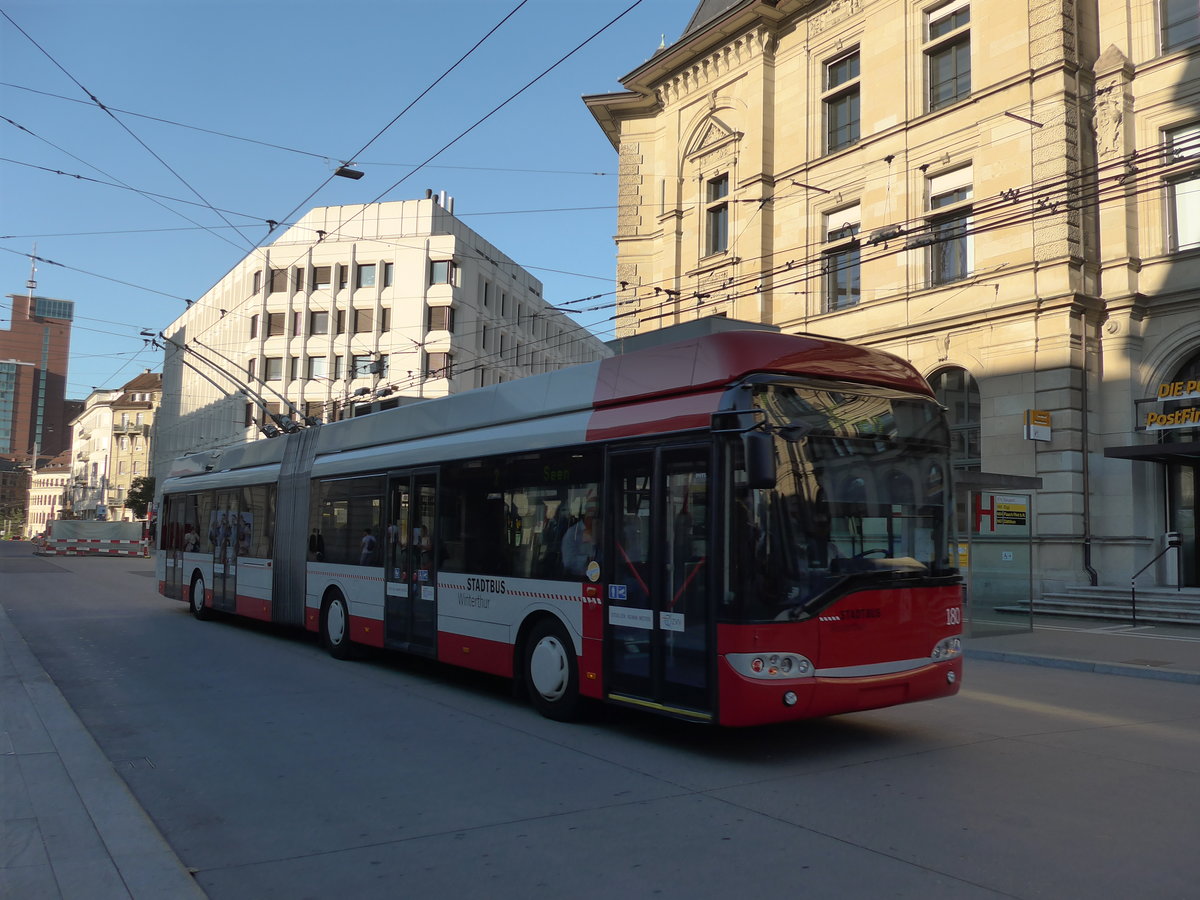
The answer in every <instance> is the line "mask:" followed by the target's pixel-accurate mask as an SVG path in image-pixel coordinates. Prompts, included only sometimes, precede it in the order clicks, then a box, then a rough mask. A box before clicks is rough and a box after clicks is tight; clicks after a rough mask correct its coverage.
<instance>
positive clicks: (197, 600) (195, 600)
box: [188, 572, 212, 622]
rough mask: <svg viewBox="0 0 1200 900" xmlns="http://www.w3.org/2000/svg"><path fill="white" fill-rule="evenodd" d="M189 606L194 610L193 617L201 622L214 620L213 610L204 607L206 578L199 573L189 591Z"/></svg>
mask: <svg viewBox="0 0 1200 900" xmlns="http://www.w3.org/2000/svg"><path fill="white" fill-rule="evenodd" d="M188 604H189V605H190V606H191V608H192V615H193V616H195V617H196V618H197V619H199V620H200V621H201V622H203V621H205V620H207V619H211V618H212V610H211V609H209V608H208V607H207V606H205V605H204V576H203V575H201V574H200V573H198V572H197V573H196V575H195V576H194V577H193V578H192V586H191V588H190V589H189V590H188Z"/></svg>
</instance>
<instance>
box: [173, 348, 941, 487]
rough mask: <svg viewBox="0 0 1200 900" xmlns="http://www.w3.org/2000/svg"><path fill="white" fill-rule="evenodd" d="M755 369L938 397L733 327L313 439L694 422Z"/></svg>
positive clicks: (246, 450)
mask: <svg viewBox="0 0 1200 900" xmlns="http://www.w3.org/2000/svg"><path fill="white" fill-rule="evenodd" d="M755 373H775V374H780V375H789V376H810V377H813V378H819V379H828V380H835V381H843V382H855V383H862V384H869V385H875V386H879V387H889V388H895V389H898V390H904V391H910V392H913V393H918V394H923V395H925V396H932V392H931V391H930V389H929V386H928V385H927V384H926V382H925V380H924V379H923V378H922V377H921V376H920V374H919V373H918V372H917V371H916V369H914V368H913V367H912V366H911V365H910V364H909V363H907V362H906V361H904V360H902V359H900V358H899V357H897V356H893V355H892V354H890V353H886V352H883V351H879V350H873V349H870V348H865V347H859V346H856V345H853V344H850V343H847V342H845V341H839V340H835V339H831V338H824V337H815V336H811V335H788V334H781V333H777V332H771V331H727V332H721V333H716V334H707V335H703V336H699V337H694V338H690V339H687V340H681V341H674V342H671V343H667V344H662V345H659V346H654V347H648V348H645V349H639V350H636V351H633V352H630V353H626V354H622V355H618V356H614V357H611V358H609V359H604V360H600V361H597V362H590V363H584V364H581V365H577V366H571V367H569V368H566V369H560V370H558V371H555V372H548V373H546V374H543V375H533V376H529V377H527V378H522V379H518V380H515V381H509V382H504V383H502V384H496V385H490V386H488V387H483V388H477V389H475V390H471V391H464V392H463V393H460V394H453V395H451V396H449V397H441V398H437V399H433V400H423V401H420V402H417V403H411V404H408V405H405V406H400V407H398V408H396V409H391V410H386V411H383V412H379V413H374V414H371V415H367V416H360V417H356V418H352V419H347V420H343V421H340V422H333V423H330V424H329V425H325V426H322V427H321V429H320V433H319V435H317V436H316V440H317V446H316V457H317V458H320V457H322V456H326V455H329V454H343V453H347V452H349V451H354V450H358V449H361V448H367V447H373V446H380V445H394V444H398V443H407V442H410V441H416V440H421V439H431V438H436V437H438V436H445V435H451V434H461V433H464V432H476V431H480V430H483V429H495V430H497V431H496V433H498V434H499V433H505V434H508V433H512V432H513V428H512V426H514V425H516V424H518V423H521V422H532V421H534V420H542V421H545V420H552V419H553V420H555V422H556V424H555V425H554V427H552V428H551V429H550V431H552V432H553V435H554V437H553V440H554V441H555V442H560V441H569V440H570V439H571V438H572V436H574V439H575V440H577V441H578V442H579V443H583V442H586V441H588V440H597V439H602V438H606V437H621V436H630V435H634V434H638V433H642V434H652V433H663V432H667V431H672V430H676V429H682V428H686V427H697V424H703V423H704V422H706V421H707V416H708V415H709V414H711V413H712V412H715V411H716V406H715V403H713V402H711V395H713V394H717V395H719V394H720V393H722V392H723V391H724V390H725V388H727V387H728V386H730V385H731V384H734V383H736V382H737V381H739V380H740V379H742V378H744V377H746V376H748V375H751V374H755ZM672 398H678V400H677V402H672ZM682 398H690V399H689V400H683V399H682ZM635 410H640V412H634V411H635ZM547 424H549V423H547ZM647 428H649V429H650V430H649V431H648V430H647ZM297 437H298V435H286V436H283V437H281V438H276V439H274V440H267V439H262V440H258V441H253V442H251V443H249V444H241V445H237V446H235V447H230V448H227V449H225V450H221V451H207V452H202V453H198V454H193V455H191V456H187V457H183V458H182V459H180V460H177V461H176V463H175V464H174V465H173V466H172V468H171V471H170V472H169V473H168V477H173V476H187V475H199V474H203V473H204V472H212V471H226V470H229V469H241V468H245V467H249V466H262V465H270V464H272V463H276V464H277V463H279V462H281V461H282V460H283V456H284V446H285V445H286V444H287V443H288V441H289V440H295V439H296V438H297ZM531 437H532V435H531ZM530 449H532V448H530ZM497 452H503V448H497Z"/></svg>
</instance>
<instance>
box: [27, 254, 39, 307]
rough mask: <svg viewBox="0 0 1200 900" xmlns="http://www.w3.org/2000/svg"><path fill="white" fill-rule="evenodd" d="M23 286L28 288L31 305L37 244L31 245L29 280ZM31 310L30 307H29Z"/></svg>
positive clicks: (35, 279)
mask: <svg viewBox="0 0 1200 900" xmlns="http://www.w3.org/2000/svg"><path fill="white" fill-rule="evenodd" d="M25 287H26V288H27V289H28V290H29V305H30V307H32V306H33V292H34V291H36V290H37V244H36V243H34V245H33V252H32V253H30V254H29V280H28V281H26V282H25ZM31 311H32V309H31Z"/></svg>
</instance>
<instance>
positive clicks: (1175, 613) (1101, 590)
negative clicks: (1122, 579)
mask: <svg viewBox="0 0 1200 900" xmlns="http://www.w3.org/2000/svg"><path fill="white" fill-rule="evenodd" d="M995 609H996V612H1004V613H1013V614H1017V615H1026V616H1027V615H1029V604H1028V603H1014V604H1011V605H1008V606H999V607H996V608H995ZM1033 612H1034V614H1035V615H1039V616H1072V617H1075V618H1081V619H1107V620H1117V621H1124V622H1128V621H1131V620H1132V619H1133V604H1132V601H1131V597H1130V591H1129V588H1120V587H1079V588H1068V589H1067V590H1065V591H1058V592H1055V593H1048V594H1044V595H1043V596H1042V597H1040V598H1038V599H1037V600H1035V601H1034V602H1033ZM1137 620H1138V621H1139V622H1156V623H1160V624H1164V625H1200V590H1198V589H1196V588H1184V589H1183V590H1179V591H1177V590H1174V589H1172V588H1141V589H1139V590H1138V591H1137Z"/></svg>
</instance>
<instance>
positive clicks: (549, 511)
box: [441, 449, 600, 580]
mask: <svg viewBox="0 0 1200 900" xmlns="http://www.w3.org/2000/svg"><path fill="white" fill-rule="evenodd" d="M599 477H600V454H599V453H598V452H597V451H596V450H594V449H588V450H586V451H578V452H564V451H557V452H554V453H529V454H523V455H522V456H521V457H519V458H511V457H510V458H505V459H499V460H487V461H485V462H482V463H481V462H480V461H479V460H473V461H469V462H466V463H457V464H453V465H451V466H448V467H447V468H446V470H445V473H444V476H443V479H442V516H443V531H442V534H441V539H442V541H443V545H444V547H445V548H446V551H447V552H446V559H445V562H444V564H443V568H444V569H445V570H446V571H448V572H473V573H478V574H480V575H511V576H517V577H522V578H547V579H553V580H561V579H569V580H575V579H578V578H580V577H581V576H582V574H583V573H582V571H574V570H570V567H569V566H566V565H565V560H564V553H565V552H566V553H571V554H573V555H574V556H575V557H578V556H579V553H580V551H581V550H585V549H586V547H585V546H584V545H585V544H586V543H587V542H588V540H589V539H590V540H591V542H592V543H596V542H597V538H598V534H595V535H594V534H592V532H591V531H590V530H589V527H588V525H587V524H586V523H583V520H584V519H585V518H586V517H589V516H591V515H593V514H594V513H595V512H596V498H597V496H598V493H599ZM589 498H590V505H589ZM581 523H583V524H581ZM598 523H599V518H598V517H596V519H595V521H594V522H593V523H592V526H591V528H592V529H595V528H598V527H599V524H598ZM564 542H565V543H564ZM594 556H595V554H594V553H593V554H592V558H594ZM576 562H577V565H576V567H575V568H576V569H579V568H580V566H583V567H586V565H587V562H588V559H587V558H584V559H583V562H582V563H581V564H578V560H576Z"/></svg>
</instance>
